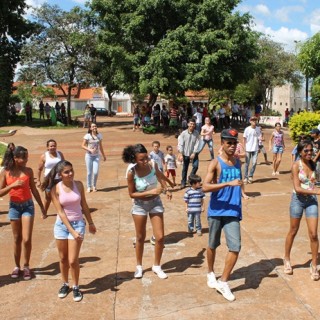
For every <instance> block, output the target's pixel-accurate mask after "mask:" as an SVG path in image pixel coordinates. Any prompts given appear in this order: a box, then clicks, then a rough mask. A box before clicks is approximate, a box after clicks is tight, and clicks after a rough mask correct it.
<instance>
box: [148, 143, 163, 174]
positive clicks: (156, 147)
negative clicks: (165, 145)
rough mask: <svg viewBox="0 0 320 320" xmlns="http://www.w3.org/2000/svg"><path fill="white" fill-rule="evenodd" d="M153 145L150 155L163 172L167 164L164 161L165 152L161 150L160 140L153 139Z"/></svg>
mask: <svg viewBox="0 0 320 320" xmlns="http://www.w3.org/2000/svg"><path fill="white" fill-rule="evenodd" d="M152 147H153V151H151V152H150V154H149V157H150V159H151V160H153V161H154V162H155V163H156V164H157V165H158V168H159V170H160V171H161V172H163V166H164V165H165V162H164V154H163V152H162V151H160V142H159V141H153V142H152Z"/></svg>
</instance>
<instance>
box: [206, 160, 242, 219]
mask: <svg viewBox="0 0 320 320" xmlns="http://www.w3.org/2000/svg"><path fill="white" fill-rule="evenodd" d="M217 159H218V161H219V164H220V167H221V173H220V177H219V180H218V183H224V182H228V181H232V180H235V179H242V177H241V164H240V160H239V159H236V163H235V165H231V166H229V165H227V164H226V163H225V162H224V161H223V160H222V159H221V158H220V157H217ZM208 217H236V218H238V219H239V220H241V219H242V213H241V186H236V187H225V188H222V189H220V190H218V191H216V192H211V197H210V203H209V206H208Z"/></svg>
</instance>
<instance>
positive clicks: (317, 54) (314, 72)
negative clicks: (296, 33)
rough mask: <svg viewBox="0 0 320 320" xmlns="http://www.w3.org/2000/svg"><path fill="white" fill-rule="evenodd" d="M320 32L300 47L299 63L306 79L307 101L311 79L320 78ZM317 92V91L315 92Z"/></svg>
mask: <svg viewBox="0 0 320 320" xmlns="http://www.w3.org/2000/svg"><path fill="white" fill-rule="evenodd" d="M319 48H320V32H318V33H316V34H315V35H314V36H312V37H311V38H310V39H308V40H307V41H306V42H305V43H303V44H302V45H300V46H299V54H298V61H299V64H300V68H301V71H302V72H303V74H304V75H305V77H306V101H307V103H308V100H309V79H310V78H317V77H319V76H320V50H319ZM314 91H315V90H314Z"/></svg>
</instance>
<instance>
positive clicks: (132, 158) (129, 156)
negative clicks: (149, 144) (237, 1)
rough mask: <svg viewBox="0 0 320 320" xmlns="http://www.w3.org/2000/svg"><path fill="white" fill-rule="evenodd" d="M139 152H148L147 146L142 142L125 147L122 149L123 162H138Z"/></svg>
mask: <svg viewBox="0 0 320 320" xmlns="http://www.w3.org/2000/svg"><path fill="white" fill-rule="evenodd" d="M137 153H148V151H147V149H146V147H145V146H144V145H143V144H141V143H138V144H135V145H131V146H127V147H125V148H124V149H123V151H122V160H123V162H125V163H136V154H137Z"/></svg>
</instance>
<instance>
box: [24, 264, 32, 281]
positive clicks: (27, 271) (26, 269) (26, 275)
mask: <svg viewBox="0 0 320 320" xmlns="http://www.w3.org/2000/svg"><path fill="white" fill-rule="evenodd" d="M23 279H24V280H30V279H31V271H30V269H29V267H24V268H23Z"/></svg>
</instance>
